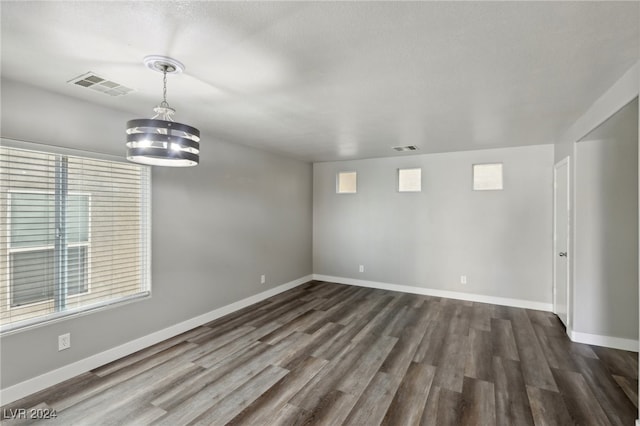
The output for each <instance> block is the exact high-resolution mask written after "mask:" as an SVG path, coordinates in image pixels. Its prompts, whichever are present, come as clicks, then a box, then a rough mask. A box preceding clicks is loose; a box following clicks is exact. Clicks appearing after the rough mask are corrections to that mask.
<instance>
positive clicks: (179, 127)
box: [127, 55, 200, 167]
mask: <svg viewBox="0 0 640 426" xmlns="http://www.w3.org/2000/svg"><path fill="white" fill-rule="evenodd" d="M144 63H145V65H146V66H147V68H149V69H151V70H153V71H157V72H161V73H162V74H163V76H164V77H163V89H164V90H163V97H162V102H160V104H158V105H157V106H156V107H155V108H153V111H154V112H155V115H154V116H153V117H152V118H150V119H147V118H141V119H135V120H129V121H128V122H127V160H129V161H133V162H134V163H140V164H147V165H151V166H169V167H190V166H197V165H198V162H199V161H200V143H199V141H200V131H199V130H198V129H196V128H195V127H191V126H188V125H186V124H182V123H178V122H176V121H174V120H173V114H175V112H176V110H175V109H173V108H171V107H170V106H169V103H167V74H177V73H180V72H182V71H183V70H184V65H182V63H180V62H178V61H176V60H175V59H172V58H168V57H166V56H155V55H154V56H147V57H145V58H144Z"/></svg>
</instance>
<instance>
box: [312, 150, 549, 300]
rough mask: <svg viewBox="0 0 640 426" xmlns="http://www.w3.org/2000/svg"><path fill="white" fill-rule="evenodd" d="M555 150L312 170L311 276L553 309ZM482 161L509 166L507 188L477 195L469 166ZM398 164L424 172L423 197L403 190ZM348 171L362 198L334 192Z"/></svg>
mask: <svg viewBox="0 0 640 426" xmlns="http://www.w3.org/2000/svg"><path fill="white" fill-rule="evenodd" d="M553 152H554V148H553V145H539V146H532V147H522V148H507V149H492V150H482V151H469V152H455V153H445V154H427V155H412V156H405V157H391V158H380V159H369V160H359V161H345V162H328V163H317V164H314V178H313V181H314V187H313V197H314V203H313V214H314V216H313V269H314V273H315V274H320V275H328V276H335V277H343V278H349V279H360V280H366V281H374V282H382V283H391V284H397V285H405V286H412V287H414V288H416V289H421V288H422V289H424V288H427V289H437V290H446V291H454V292H461V293H472V294H477V295H484V296H490V297H499V298H510V299H517V300H523V301H531V302H538V303H543V304H547V305H549V304H550V303H551V285H552V283H551V278H552V272H551V259H552V258H551V249H552V245H551V242H552V176H553ZM486 162H502V163H504V166H503V168H504V188H505V189H504V190H503V191H472V186H471V185H472V183H471V174H472V164H474V163H486ZM399 167H422V177H423V187H422V192H421V193H398V192H397V177H396V175H397V169H398V168H399ZM348 170H356V171H357V172H358V193H357V194H354V195H345V194H336V193H335V179H336V173H337V172H339V171H348ZM358 265H364V267H365V272H363V273H359V272H358ZM461 275H467V278H468V283H467V284H466V285H464V284H461V283H460V276H461Z"/></svg>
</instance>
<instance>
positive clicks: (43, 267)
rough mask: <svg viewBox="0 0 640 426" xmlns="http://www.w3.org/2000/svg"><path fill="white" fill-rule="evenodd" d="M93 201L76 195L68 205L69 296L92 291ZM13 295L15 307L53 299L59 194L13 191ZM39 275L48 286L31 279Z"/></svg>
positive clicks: (10, 249) (10, 200)
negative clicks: (90, 288)
mask: <svg viewBox="0 0 640 426" xmlns="http://www.w3.org/2000/svg"><path fill="white" fill-rule="evenodd" d="M89 197H90V195H88V194H82V195H80V194H70V195H69V196H68V200H67V203H68V205H67V209H68V211H67V223H66V228H67V229H66V231H67V236H68V237H67V241H66V246H65V247H64V248H63V250H62V252H63V253H65V254H66V256H67V294H68V295H71V296H73V295H77V294H82V293H87V292H88V290H89V274H88V270H89V265H88V259H89V257H88V251H89V246H90V241H89ZM8 204H9V215H8V221H7V222H8V223H7V228H8V234H9V246H8V253H9V274H10V276H9V285H10V289H9V294H10V296H11V307H16V306H23V305H28V304H30V303H35V302H41V301H43V300H48V299H52V298H53V294H54V285H53V283H54V276H53V265H54V261H55V258H56V256H57V255H58V254H57V253H56V248H55V244H54V241H55V235H54V234H55V229H56V228H55V207H54V195H53V194H48V193H31V192H9V194H8ZM34 270H35V272H37V275H38V276H39V277H41V279H42V282H43V283H44V285H40V283H39V282H38V281H34V280H31V279H30V276H31V275H32V274H33V273H34Z"/></svg>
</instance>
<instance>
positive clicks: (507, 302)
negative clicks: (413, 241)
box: [313, 274, 553, 312]
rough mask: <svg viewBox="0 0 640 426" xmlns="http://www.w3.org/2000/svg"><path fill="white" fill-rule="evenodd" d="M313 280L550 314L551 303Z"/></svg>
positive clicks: (322, 278)
mask: <svg viewBox="0 0 640 426" xmlns="http://www.w3.org/2000/svg"><path fill="white" fill-rule="evenodd" d="M313 279H314V280H318V281H328V282H334V283H338V284H349V285H356V286H359V287H369V288H379V289H382V290H391V291H400V292H403V293H413V294H422V295H425V296H435V297H446V298H448V299H458V300H470V301H472V302H480V303H491V304H494V305H503V306H513V307H514V308H525V309H535V310H538V311H547V312H551V311H552V309H553V305H552V304H551V303H543V302H533V301H531V300H521V299H510V298H507V297H497V296H485V295H483V294H474V293H462V292H458V291H449V290H437V289H433V288H424V287H414V286H409V285H399V284H389V283H382V282H378V281H366V280H357V279H354V278H344V277H333V276H329V275H319V274H313Z"/></svg>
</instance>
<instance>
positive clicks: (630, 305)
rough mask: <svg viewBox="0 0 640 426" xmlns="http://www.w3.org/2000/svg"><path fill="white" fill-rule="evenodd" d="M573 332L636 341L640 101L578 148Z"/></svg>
mask: <svg viewBox="0 0 640 426" xmlns="http://www.w3.org/2000/svg"><path fill="white" fill-rule="evenodd" d="M575 159H576V174H575V176H576V181H575V191H576V198H575V200H576V202H575V206H576V207H575V208H576V215H575V218H576V222H575V228H574V229H575V245H576V247H575V256H574V259H575V278H574V286H575V289H574V293H575V306H577V307H578V309H576V311H575V313H574V322H573V331H574V332H577V333H589V334H594V335H601V336H610V337H615V338H623V339H630V340H637V338H638V321H637V318H638V100H637V98H636V100H634V101H633V102H631V103H630V104H628V105H626V106H625V107H623V108H622V109H621V110H620V111H618V112H617V113H615V114H614V115H613V116H612V117H610V118H609V119H608V120H607V121H605V122H604V123H603V124H602V125H600V126H599V127H598V128H596V129H594V130H593V131H592V132H590V133H589V134H588V135H587V136H585V137H584V138H582V139H581V140H580V141H579V142H578V143H577V145H576V155H575Z"/></svg>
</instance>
